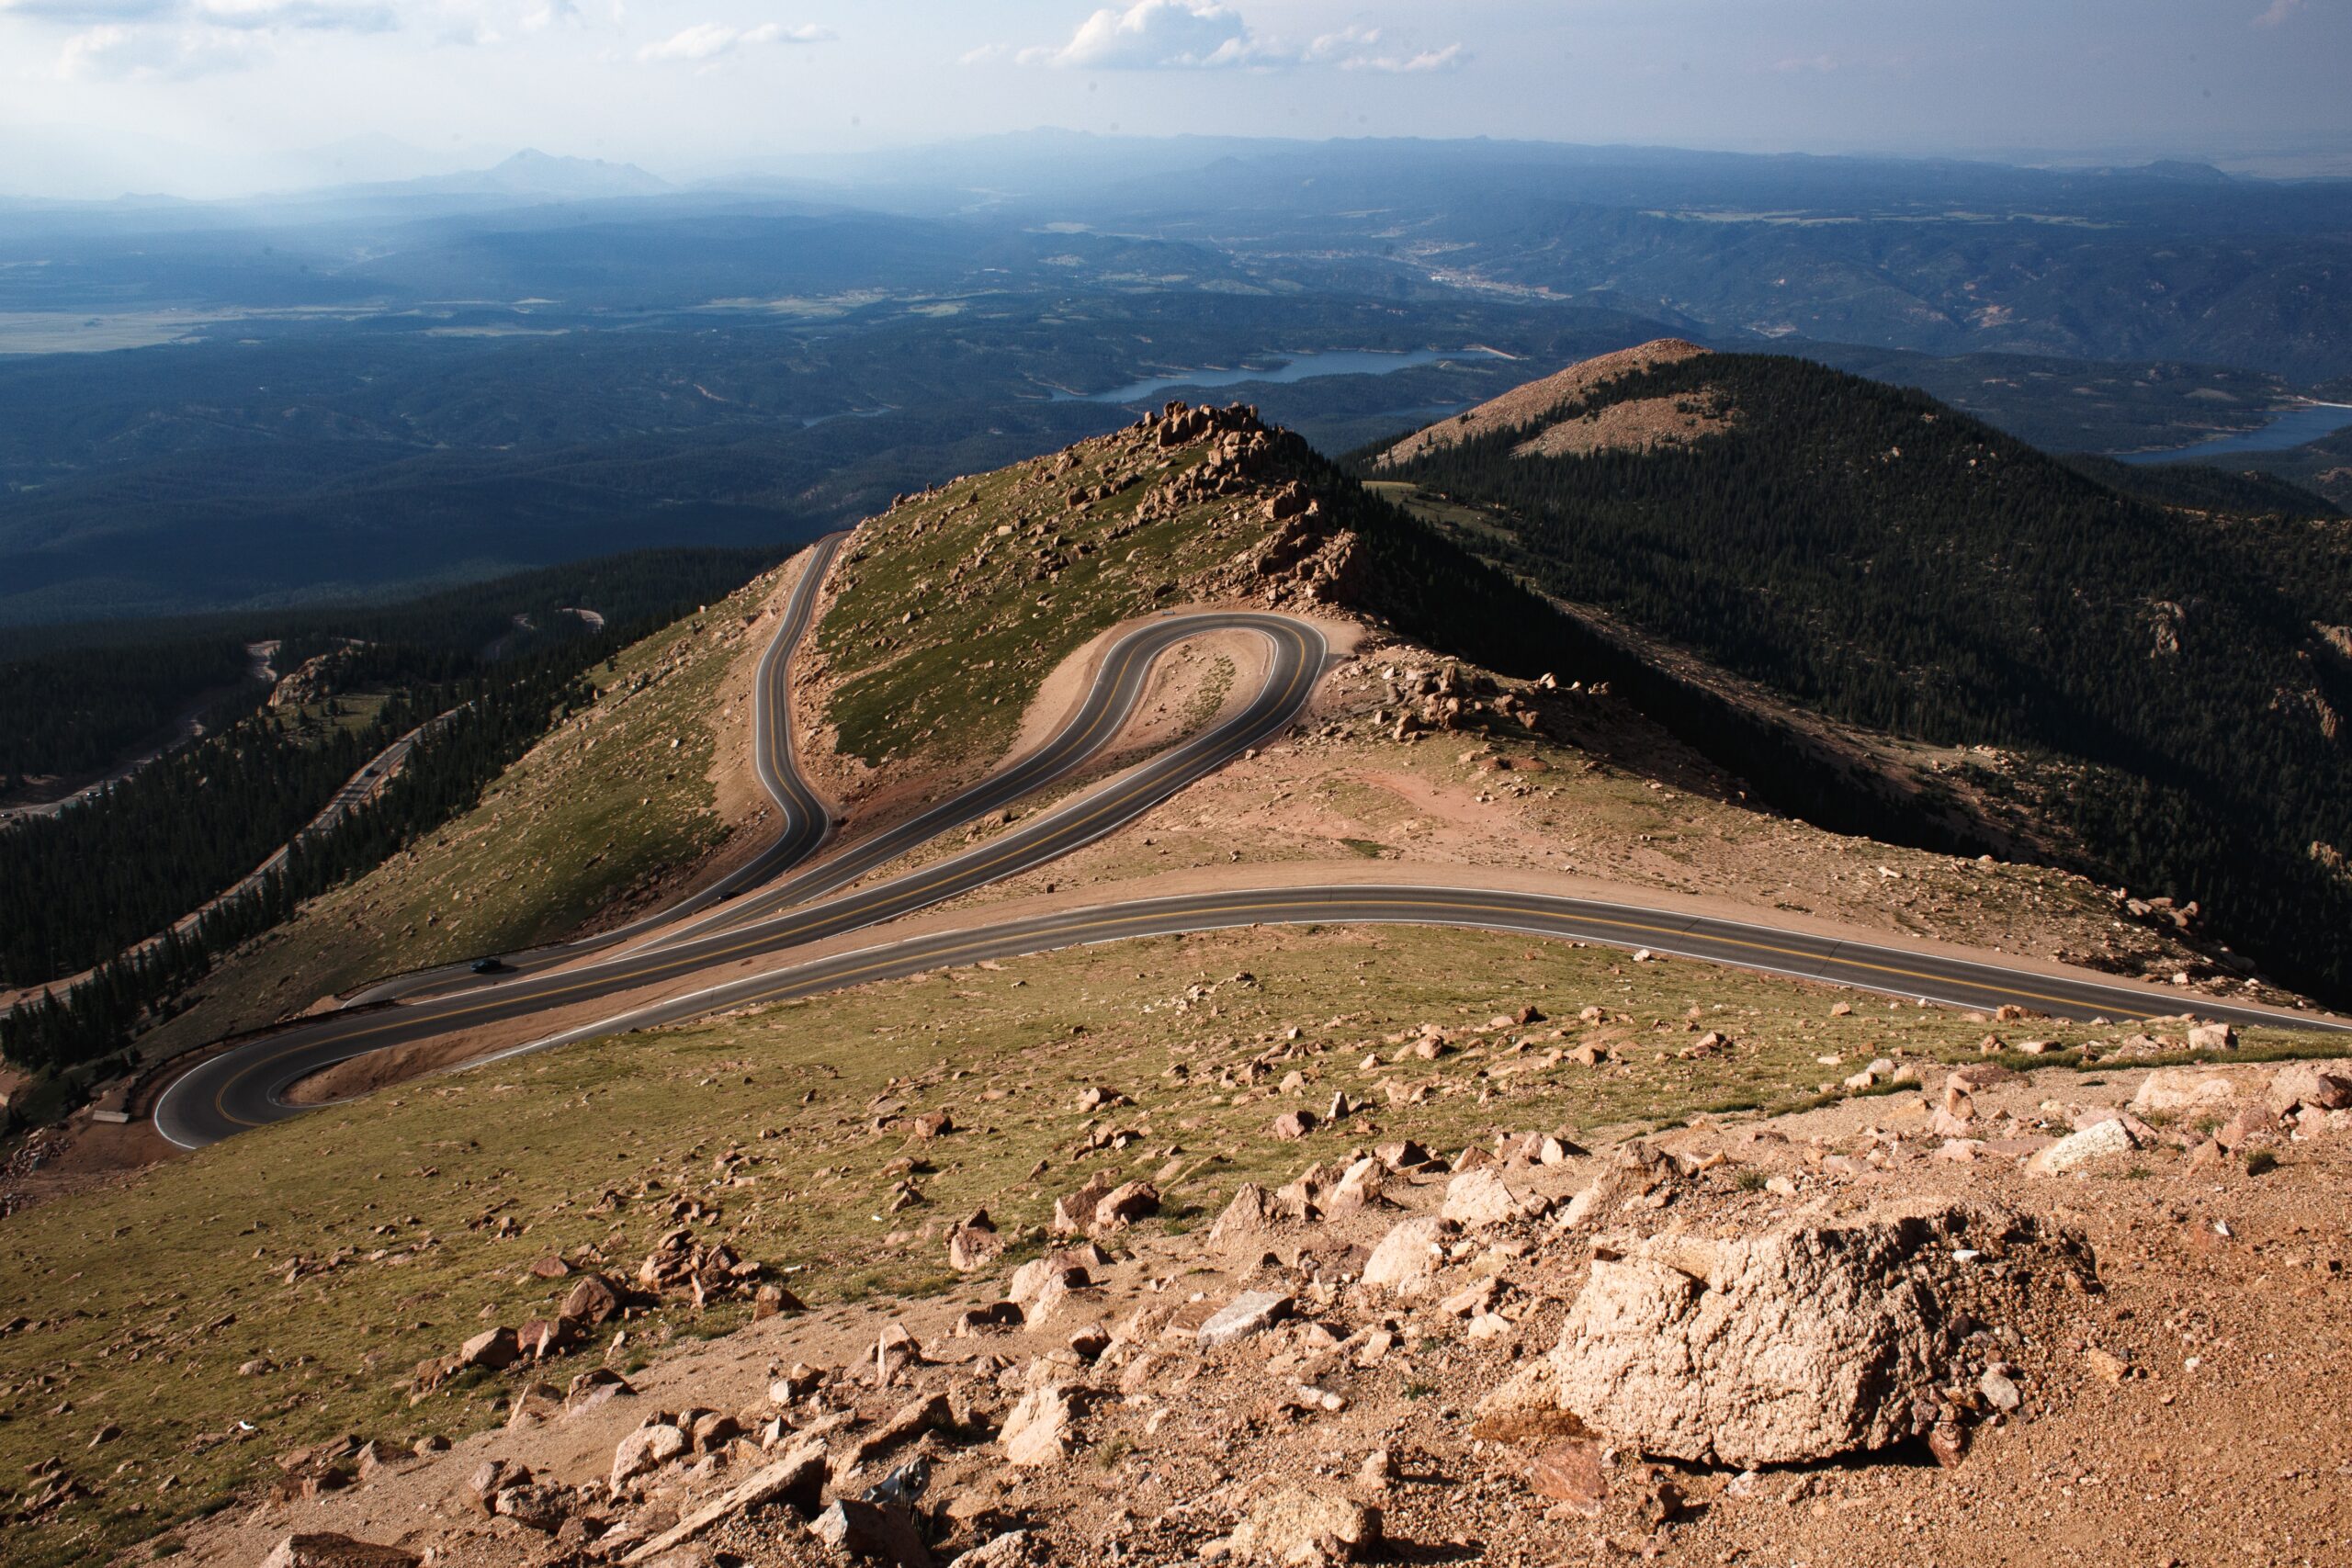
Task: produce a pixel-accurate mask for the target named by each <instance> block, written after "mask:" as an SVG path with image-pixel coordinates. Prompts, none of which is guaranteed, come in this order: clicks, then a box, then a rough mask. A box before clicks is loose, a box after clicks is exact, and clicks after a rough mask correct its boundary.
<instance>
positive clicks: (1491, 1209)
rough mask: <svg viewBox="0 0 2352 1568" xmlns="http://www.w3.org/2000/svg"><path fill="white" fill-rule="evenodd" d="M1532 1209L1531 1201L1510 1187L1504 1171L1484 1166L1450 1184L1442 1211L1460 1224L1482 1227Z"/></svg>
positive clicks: (1504, 1220)
mask: <svg viewBox="0 0 2352 1568" xmlns="http://www.w3.org/2000/svg"><path fill="white" fill-rule="evenodd" d="M1528 1208H1529V1203H1528V1201H1527V1200H1526V1199H1525V1198H1523V1197H1521V1195H1520V1194H1518V1193H1516V1192H1514V1191H1512V1190H1510V1184H1509V1183H1507V1182H1505V1181H1504V1180H1503V1179H1502V1173H1501V1172H1499V1171H1498V1170H1496V1169H1495V1168H1493V1167H1491V1166H1481V1167H1479V1168H1477V1169H1476V1170H1465V1171H1464V1172H1463V1173H1462V1174H1461V1175H1459V1176H1457V1177H1455V1178H1454V1179H1453V1180H1452V1181H1450V1182H1448V1183H1446V1188H1445V1207H1444V1209H1443V1211H1442V1213H1444V1215H1445V1217H1446V1218H1447V1219H1449V1220H1452V1221H1453V1222H1454V1223H1455V1224H1462V1225H1467V1226H1469V1227H1470V1228H1471V1229H1473V1230H1479V1229H1483V1228H1485V1227H1486V1226H1487V1225H1499V1224H1506V1223H1507V1222H1509V1221H1511V1220H1516V1219H1520V1218H1522V1217H1524V1216H1525V1214H1526V1213H1527V1211H1528Z"/></svg>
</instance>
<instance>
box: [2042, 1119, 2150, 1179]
mask: <svg viewBox="0 0 2352 1568" xmlns="http://www.w3.org/2000/svg"><path fill="white" fill-rule="evenodd" d="M2139 1146H2140V1140H2139V1139H2137V1138H2135V1137H2133V1136H2132V1135H2131V1128H2130V1127H2128V1126H2126V1125H2124V1123H2123V1122H2120V1121H2113V1122H2092V1123H2091V1124H2090V1125H2089V1126H2087V1127H2086V1128H2084V1129H2083V1130H2082V1131H2081V1132H2079V1133H2069V1134H2067V1135H2066V1136H2064V1137H2063V1138H2061V1139H2059V1140H2058V1141H2057V1142H2056V1143H2054V1144H2052V1145H2050V1146H2049V1147H2048V1148H2046V1149H2044V1150H2042V1151H2041V1153H2040V1154H2038V1155H2036V1156H2033V1158H2031V1159H2030V1160H2028V1161H2027V1162H2026V1169H2027V1170H2028V1171H2029V1172H2030V1173H2032V1174H2033V1175H2035V1176H2064V1175H2066V1174H2067V1173H2068V1172H2070V1171H2076V1170H2080V1169H2082V1168H2084V1167H2085V1166H2087V1165H2092V1164H2096V1163H2097V1162H2098V1161H2099V1160H2103V1159H2106V1158H2108V1157H2109V1156H2114V1155H2128V1154H2130V1153H2131V1151H2132V1150H2133V1149H2136V1148H2138V1147H2139Z"/></svg>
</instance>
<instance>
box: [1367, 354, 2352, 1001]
mask: <svg viewBox="0 0 2352 1568" xmlns="http://www.w3.org/2000/svg"><path fill="white" fill-rule="evenodd" d="M1633 404H1641V405H1643V406H1644V408H1645V410H1647V411H1650V412H1649V413H1648V416H1647V417H1649V418H1650V419H1651V420H1652V421H1653V423H1655V422H1656V421H1657V419H1658V418H1660V417H1662V416H1661V414H1660V413H1659V412H1658V411H1674V412H1675V415H1676V417H1679V418H1681V419H1683V420H1684V421H1685V423H1686V425H1687V424H1688V423H1690V422H1691V421H1694V420H1695V421H1697V422H1699V423H1703V424H1705V425H1708V426H1710V427H1711V428H1709V429H1708V430H1707V431H1706V432H1705V433H1703V434H1697V435H1696V436H1687V435H1682V434H1677V435H1675V436H1673V437H1672V438H1671V439H1667V440H1661V441H1657V442H1656V443H1654V444H1652V445H1650V446H1638V445H1633V444H1620V445H1608V446H1600V448H1599V449H1594V450H1587V451H1584V452H1581V453H1580V454H1576V455H1566V456H1548V455H1544V452H1543V451H1542V450H1538V449H1537V448H1534V447H1532V446H1529V443H1531V442H1532V440H1533V439H1534V438H1535V437H1536V436H1537V435H1539V434H1544V433H1546V432H1555V431H1558V430H1560V429H1563V428H1572V427H1574V426H1575V425H1577V423H1579V422H1583V423H1588V424H1589V425H1593V426H1599V425H1601V424H1602V423H1604V413H1605V412H1607V411H1611V410H1614V411H1617V412H1616V413H1615V414H1613V415H1611V416H1610V423H1623V411H1624V408H1625V406H1627V405H1633ZM1669 423H1671V421H1669ZM1659 428H1665V427H1664V426H1659ZM1563 445H1564V442H1563V440H1562V439H1561V438H1560V437H1559V436H1558V435H1557V434H1555V435H1553V436H1552V437H1550V438H1548V439H1547V440H1546V441H1545V443H1544V446H1545V447H1546V448H1548V449H1550V450H1553V451H1557V450H1560V449H1561V448H1562V446H1563ZM1381 473H1382V476H1383V477H1384V478H1397V479H1406V480H1409V481H1411V482H1412V483H1414V484H1416V485H1418V486H1419V489H1420V491H1422V493H1424V494H1429V495H1436V496H1442V497H1445V498H1449V499H1452V500H1454V501H1458V502H1467V503H1470V504H1472V505H1475V506H1476V507H1479V508H1481V509H1483V510H1484V511H1486V512H1487V513H1489V514H1490V515H1491V516H1492V517H1493V519H1494V520H1495V521H1496V522H1497V523H1498V525H1499V528H1498V532H1496V533H1495V534H1493V535H1492V536H1483V537H1484V540H1485V547H1487V548H1489V549H1490V550H1491V551H1492V552H1493V553H1495V554H1497V555H1498V556H1499V557H1501V558H1504V559H1506V560H1508V562H1509V563H1510V564H1511V565H1512V566H1514V567H1515V568H1517V569H1519V570H1522V571H1524V572H1526V573H1528V574H1529V575H1530V576H1531V577H1532V578H1533V579H1534V580H1536V581H1539V582H1540V583H1541V584H1542V585H1543V586H1544V588H1546V589H1547V590H1549V591H1550V592H1553V593H1555V594H1557V595H1559V596H1560V597H1563V598H1566V599H1569V600H1573V601H1577V602H1581V603H1586V604H1595V605H1599V606H1601V607H1604V608H1606V609H1608V610H1610V611H1611V612H1613V613H1615V614H1617V615H1622V616H1623V617H1624V618H1626V619H1627V620H1629V621H1631V622H1632V623H1634V625H1636V626H1640V627H1642V628H1644V629H1645V630H1647V631H1649V632H1651V633H1654V634H1656V635H1658V636H1662V637H1667V638H1668V639H1670V640H1672V641H1675V642H1678V643H1680V644H1683V645H1685V646H1687V647H1690V648H1691V649H1695V650H1697V651H1699V652H1701V653H1702V654H1703V655H1705V656H1706V657H1707V658H1709V659H1711V660H1714V661H1716V662H1717V663H1719V664H1721V665H1723V666H1724V667H1725V668H1727V669H1730V670H1732V671H1736V672H1737V673H1739V674H1742V675H1745V676H1747V677H1749V678H1751V679H1754V680H1758V681H1760V682H1765V683H1766V684H1768V685H1770V686H1771V687H1772V688H1774V689H1776V690H1778V691H1780V692H1781V693H1784V694H1787V695H1789V696H1792V697H1794V698H1796V699H1798V700H1799V701H1801V702H1803V703H1804V704H1807V705H1812V706H1814V707H1816V708H1818V709H1820V710H1821V711H1823V712H1826V713H1827V714H1830V715H1832V716H1836V717H1838V718H1840V719H1844V720H1848V721H1850V722H1854V723H1858V724H1862V725H1867V726H1871V727H1873V728H1882V729H1886V730H1892V731H1894V732H1897V733H1900V734H1904V735H1907V736H1913V737H1917V738H1919V739H1927V740H1930V741H1934V742H1937V743H1941V744H1982V745H1993V746H1996V747H2006V748H2015V749H2018V750H2019V751H2020V752H2022V753H2023V754H2024V755H2023V757H2022V758H2021V759H2020V761H2019V763H2018V766H2016V767H2014V768H2012V769H2011V770H2009V771H2008V772H2007V773H1996V772H1995V771H1994V770H1993V768H1992V766H1991V764H1987V766H1986V770H1985V776H1984V781H1983V782H1985V784H1987V785H1988V787H1993V788H1997V789H2002V790H2007V791H2016V790H2018V789H2020V788H2024V789H2027V790H2030V791H2038V792H2040V793H2041V795H2043V796H2044V797H2045V798H2044V799H2043V800H2042V801H2041V807H2042V809H2043V810H2044V811H2045V812H2046V813H2048V814H2050V815H2051V816H2052V818H2054V819H2055V821H2056V822H2057V824H2058V825H2059V826H2060V827H2061V828H2063V829H2064V832H2065V835H2066V837H2067V838H2068V839H2070V840H2072V841H2073V842H2074V843H2075V844H2077V845H2079V846H2080V850H2079V853H2080V857H2081V858H2082V859H2083V860H2085V861H2086V865H2085V866H2084V867H2083V869H2086V870H2091V871H2095V872H2097V873H2098V874H2101V875H2104V876H2107V877H2110V878H2113V879H2116V880H2120V881H2123V882H2125V883H2127V884H2129V885H2130V886H2133V887H2134V888H2144V889H2147V890H2149V891H2151V892H2165V893H2170V894H2172V895H2174V896H2176V897H2180V898H2184V899H2187V898H2195V899H2197V900H2198V901H2199V903H2200V904H2201V905H2202V907H2203V908H2204V909H2205V910H2206V911H2207V912H2208V914H2209V915H2210V916H2211V918H2212V919H2214V920H2215V922H2216V924H2217V926H2218V927H2219V929H2220V930H2221V931H2222V933H2223V934H2224V935H2225V936H2226V937H2227V938H2228V939H2229V940H2231V941H2233V942H2236V943H2237V944H2238V945H2240V946H2241V947H2243V948H2245V949H2246V950H2248V951H2250V952H2252V953H2254V954H2255V955H2256V957H2257V958H2258V959H2260V960H2261V961H2262V962H2264V963H2265V964H2267V965H2269V966H2270V967H2272V968H2273V969H2274V970H2275V971H2276V972H2277V973H2278V975H2279V976H2281V977H2283V978H2287V979H2290V981H2292V982H2294V983H2297V984H2300V985H2303V986H2307V987H2313V988H2317V989H2320V990H2323V991H2325V992H2331V993H2333V994H2335V995H2339V996H2340V995H2342V994H2344V992H2345V990H2346V987H2352V953H2346V951H2345V947H2344V943H2343V942H2342V933H2343V932H2344V931H2346V930H2347V929H2352V885H2347V883H2346V878H2345V874H2344V870H2343V866H2344V862H2343V860H2342V859H2341V856H2340V852H2341V851H2342V850H2343V849H2344V848H2345V847H2346V845H2347V844H2352V755H2347V750H2346V746H2347V742H2352V736H2347V735H2346V733H2345V731H2344V727H2343V724H2342V721H2341V719H2340V717H2339V716H2340V715H2342V714H2344V713H2346V711H2347V708H2352V662H2347V660H2346V654H2345V649H2346V646H2347V642H2346V634H2345V633H2343V632H2342V631H2341V630H2335V631H2331V630H2330V628H2341V627H2342V626H2344V625H2345V624H2346V622H2347V621H2352V542H2348V541H2347V537H2346V531H2345V530H2344V528H2343V526H2342V525H2341V524H2340V523H2338V522H2335V521H2330V520H2325V519H2315V520H2300V519H2293V518H2288V517H2282V516H2279V515H2275V514H2273V515H2267V516H2251V515H2245V516H2241V515H2232V514H2229V513H2225V512H2215V511H2208V510H2203V509H2199V510H2197V511H2186V510H2175V509H2171V508H2166V507H2163V506H2158V505H2154V504H2152V503H2150V502H2145V501H2142V500H2137V499H2133V498H2131V497H2126V496H2124V495H2121V494H2119V493H2118V492H2116V491H2111V490H2109V489H2107V488H2105V487H2104V486H2102V485H2100V484H2098V483H2097V482H2095V481H2094V480H2093V479H2089V478H2087V477H2086V476H2085V475H2084V474H2082V473H2080V472H2077V471H2075V470H2074V469H2072V468H2067V467H2065V466H2064V465H2062V464H2060V463H2058V462H2056V461H2054V460H2052V459H2051V458H2049V457H2044V456H2043V455H2041V453H2039V452H2036V451H2035V450H2033V449H2032V448H2030V447H2029V446H2024V445H2022V444H2021V443H2019V442H2017V441H2015V440H2013V439H2010V438H2009V437H2007V436H2004V435H2002V434H1999V433H1998V432H1996V431H1995V430H1993V429H1991V428H1989V427H1988V426H1985V425H1984V424H1981V423H1977V422H1976V421H1974V420H1973V419H1970V418H1967V417H1966V416H1964V415H1961V414H1957V413H1955V412H1952V411H1951V410H1950V409H1947V408H1945V407H1943V406H1942V405H1940V404H1938V403H1937V402H1935V401H1934V400H1931V399H1929V398H1928V397H1926V396H1924V395H1923V394H1919V393H1916V392H1905V391H1899V390H1894V389H1887V388H1884V387H1882V386H1878V385H1876V384H1873V383H1870V382H1866V381H1862V380H1860V379H1857V378H1852V377H1849V376H1845V375H1841V374H1838V373H1837V372H1834V371H1829V370H1826V369H1824V368H1822V367H1818V366H1815V365H1811V364H1807V363H1804V362H1802V361H1798V360H1793V359H1783V358H1778V357H1769V356H1760V355H1703V356H1700V357H1697V358H1691V359H1686V360H1683V361H1681V362H1679V363H1676V364H1672V365H1667V366H1662V367H1657V368H1655V369H1651V370H1646V371H1642V372H1638V373H1635V374H1632V375H1628V376H1625V377H1623V378H1618V379H1615V380H1612V381H1611V382H1609V383H1607V384H1605V385H1603V386H1601V387H1600V388H1598V389H1594V390H1592V391H1591V392H1589V394H1587V395H1585V396H1584V397H1582V398H1581V399H1580V400H1577V401H1576V402H1573V403H1571V404H1570V405H1569V406H1566V407H1565V408H1561V409H1558V410H1555V411H1554V412H1552V413H1550V414H1548V415H1543V416H1539V417H1537V418H1535V419H1533V420H1532V421H1531V422H1529V423H1524V424H1521V425H1517V426H1513V427H1510V428H1502V429H1496V430H1491V431H1488V432H1487V433H1486V434H1477V435H1474V436H1471V437H1470V438H1468V439H1464V440H1461V441H1458V442H1454V443H1453V444H1450V445H1433V446H1427V447H1425V448H1424V449H1422V450H1421V451H1419V453H1418V454H1417V455H1415V456H1413V457H1410V458H1409V459H1408V460H1407V461H1405V462H1403V463H1402V464H1400V465H1396V466H1392V467H1384V468H1382V469H1381ZM2274 493H2275V492H2274ZM2196 499H2198V500H2200V501H2204V502H2208V503H2209V504H2210V503H2211V502H2216V501H2224V502H2225V501H2229V500H2233V499H2236V498H2235V497H2234V496H2233V495H2230V494H2227V493H2222V494H2214V493H2205V494H2200V495H2199V496H2198V497H2196ZM2265 499H2268V498H2267V497H2266V498H2265ZM2266 510H2267V509H2266Z"/></svg>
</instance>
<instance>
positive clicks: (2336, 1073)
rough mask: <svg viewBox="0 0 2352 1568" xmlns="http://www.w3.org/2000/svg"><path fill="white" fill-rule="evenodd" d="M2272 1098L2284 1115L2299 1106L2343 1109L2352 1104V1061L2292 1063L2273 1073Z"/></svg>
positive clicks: (2273, 1104) (2271, 1104)
mask: <svg viewBox="0 0 2352 1568" xmlns="http://www.w3.org/2000/svg"><path fill="white" fill-rule="evenodd" d="M2268 1098H2269V1103H2270V1109H2271V1110H2272V1111H2276V1112H2278V1114H2279V1115H2281V1116H2284V1115H2286V1114H2287V1113H2288V1112H2289V1111H2293V1110H2294V1109H2295V1108H2296V1107H2297V1106H2299V1105H2308V1106H2311V1107H2312V1108H2313V1109H2314V1110H2319V1111H2342V1110H2344V1109H2346V1107H2347V1106H2352V1062H2290V1063H2288V1064H2287V1065H2286V1066H2283V1067H2281V1068H2279V1069H2278V1071H2277V1072H2276V1073H2274V1074H2272V1075H2271V1078H2270V1092H2269V1097H2268Z"/></svg>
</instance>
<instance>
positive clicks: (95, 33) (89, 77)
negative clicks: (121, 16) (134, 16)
mask: <svg viewBox="0 0 2352 1568" xmlns="http://www.w3.org/2000/svg"><path fill="white" fill-rule="evenodd" d="M252 58H253V57H252V50H251V47H250V46H249V45H248V44H247V43H246V41H245V40H244V39H242V38H240V37H238V36H237V35H235V34H233V33H220V32H216V31H212V30H210V29H203V28H131V27H124V26H122V25H121V24H119V23H115V22H108V23H106V24H105V25H103V26H100V27H95V28H87V29H85V30H84V31H82V32H78V33H75V34H74V36H73V37H72V38H69V39H66V40H65V46H64V48H63V49H62V50H61V51H59V53H58V57H57V74H58V75H59V76H60V77H62V78H63V79H64V80H66V81H69V82H85V81H117V82H125V81H127V82H152V81H158V80H170V81H178V80H185V79H187V78H188V77H191V76H207V75H210V74H211V73H214V72H216V71H234V70H238V69H241V68H242V67H243V66H246V65H249V64H251V63H252Z"/></svg>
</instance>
